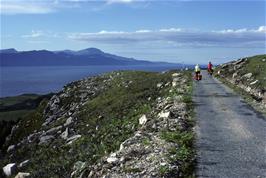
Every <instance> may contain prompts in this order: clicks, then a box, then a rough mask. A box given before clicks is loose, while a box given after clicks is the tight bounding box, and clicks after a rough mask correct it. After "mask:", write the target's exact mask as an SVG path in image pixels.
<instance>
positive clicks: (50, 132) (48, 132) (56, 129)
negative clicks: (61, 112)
mask: <svg viewBox="0 0 266 178" xmlns="http://www.w3.org/2000/svg"><path fill="white" fill-rule="evenodd" d="M60 129H62V126H61V125H60V126H58V127H54V128H51V129H49V130H47V131H46V134H53V133H55V132H57V131H58V130H60Z"/></svg>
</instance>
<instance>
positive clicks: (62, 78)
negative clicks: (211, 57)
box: [0, 65, 177, 97]
mask: <svg viewBox="0 0 266 178" xmlns="http://www.w3.org/2000/svg"><path fill="white" fill-rule="evenodd" d="M176 68H177V66H173V65H169V66H167V65H164V66H64V67H57V66H56V67H0V70H1V71H0V79H1V81H0V97H5V96H15V95H20V94H25V93H38V94H45V93H49V92H56V91H59V90H61V89H62V87H63V86H64V85H65V84H67V83H69V82H71V81H74V80H79V79H81V78H84V77H89V76H94V75H97V74H101V73H105V72H110V71H114V70H144V71H165V70H169V69H176Z"/></svg>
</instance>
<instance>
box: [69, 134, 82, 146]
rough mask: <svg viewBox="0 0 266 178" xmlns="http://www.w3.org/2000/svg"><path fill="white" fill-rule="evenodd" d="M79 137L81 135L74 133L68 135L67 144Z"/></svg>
mask: <svg viewBox="0 0 266 178" xmlns="http://www.w3.org/2000/svg"><path fill="white" fill-rule="evenodd" d="M80 137H81V135H74V136H72V137H69V138H68V139H67V142H68V143H67V144H68V145H70V144H72V143H73V142H74V141H76V140H77V139H79V138H80Z"/></svg>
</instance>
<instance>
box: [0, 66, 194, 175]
mask: <svg viewBox="0 0 266 178" xmlns="http://www.w3.org/2000/svg"><path fill="white" fill-rule="evenodd" d="M191 78H192V76H191V72H190V71H188V72H182V71H170V72H164V73H155V72H137V71H118V72H111V73H107V74H103V75H100V76H96V77H91V78H85V79H81V80H79V81H75V82H72V83H70V84H68V85H66V86H65V87H64V89H63V90H62V91H60V92H59V93H56V94H54V95H53V96H52V97H51V98H50V99H48V98H44V99H43V100H42V102H41V103H40V105H39V106H38V108H37V109H35V110H34V111H33V112H31V113H29V114H28V115H26V116H24V117H23V118H22V119H20V121H19V122H18V123H17V124H16V125H15V126H14V127H13V129H12V131H11V134H10V135H9V136H8V137H7V138H6V142H5V144H4V145H3V149H2V156H1V161H0V167H4V168H5V174H8V173H10V174H11V175H16V174H17V172H24V173H25V174H24V175H28V174H30V176H32V177H104V176H109V177H125V176H133V177H137V176H139V177H143V176H154V177H163V176H164V177H173V176H175V177H187V176H190V175H192V174H193V166H194V159H195V155H194V150H193V140H194V134H193V130H192V127H193V125H194V122H193V120H192V116H193V112H192V111H193V105H192V97H191V96H192V81H191Z"/></svg>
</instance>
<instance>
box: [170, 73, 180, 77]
mask: <svg viewBox="0 0 266 178" xmlns="http://www.w3.org/2000/svg"><path fill="white" fill-rule="evenodd" d="M180 75H181V74H180V73H173V74H172V77H178V76H180Z"/></svg>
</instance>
